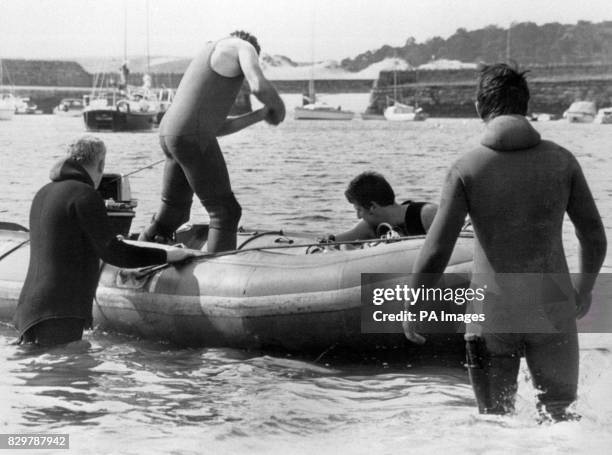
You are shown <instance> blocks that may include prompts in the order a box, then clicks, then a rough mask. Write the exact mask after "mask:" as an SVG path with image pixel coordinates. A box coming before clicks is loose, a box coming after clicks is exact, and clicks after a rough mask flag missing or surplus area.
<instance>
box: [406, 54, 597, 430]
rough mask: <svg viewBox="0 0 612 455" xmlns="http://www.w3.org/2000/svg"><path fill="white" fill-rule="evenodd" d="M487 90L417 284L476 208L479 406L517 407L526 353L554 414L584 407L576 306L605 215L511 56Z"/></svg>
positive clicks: (473, 342)
mask: <svg viewBox="0 0 612 455" xmlns="http://www.w3.org/2000/svg"><path fill="white" fill-rule="evenodd" d="M476 100H477V101H476V109H477V111H478V114H479V115H480V117H481V118H482V119H483V120H484V122H485V124H486V126H485V130H484V135H483V136H482V138H481V140H480V146H479V147H477V148H476V149H474V150H472V151H470V152H468V153H467V154H465V155H464V156H462V157H461V158H459V160H457V161H456V162H455V163H454V164H453V165H452V166H451V168H450V170H449V171H448V174H447V177H446V181H445V182H444V187H443V189H442V197H441V202H440V208H439V210H438V213H437V215H436V218H435V220H434V222H433V224H432V226H431V229H430V230H429V233H428V234H427V238H426V240H425V243H424V245H423V248H422V250H421V252H420V254H419V257H418V259H417V261H416V262H415V264H414V268H413V279H412V284H411V285H412V287H413V288H419V287H421V286H425V287H426V288H433V287H435V285H436V284H437V282H438V280H439V278H440V274H441V273H442V272H443V271H444V269H445V267H446V265H447V263H448V261H449V258H450V256H451V252H452V251H453V247H454V245H455V242H456V240H457V236H458V235H459V231H460V230H461V227H462V225H463V221H464V219H465V216H466V215H468V214H469V216H470V219H471V221H472V225H473V228H474V235H475V242H474V266H473V270H472V286H473V287H476V288H481V289H486V293H485V298H484V301H483V302H482V304H483V305H482V308H479V309H477V311H476V312H477V313H479V314H481V315H483V316H484V322H479V323H478V324H468V326H467V327H466V340H467V353H468V362H467V363H468V372H469V375H470V381H471V383H472V386H473V388H474V393H475V395H476V400H477V403H478V408H479V411H480V412H481V413H484V414H505V413H508V412H512V410H513V408H514V400H515V395H516V391H517V375H518V372H519V365H520V359H521V356H522V355H524V356H525V357H526V360H527V365H528V367H529V370H530V371H531V375H532V379H533V382H534V384H535V385H536V387H537V388H538V389H539V394H538V399H539V403H538V407H539V409H540V410H541V411H544V409H545V410H546V412H542V415H543V417H546V418H552V419H554V420H567V419H572V418H575V417H576V416H575V415H573V414H572V413H569V412H568V411H567V407H568V406H569V405H570V404H571V403H572V402H573V401H574V400H575V399H576V391H577V385H578V336H577V333H576V318H581V317H583V316H584V315H585V314H586V313H587V312H588V311H589V308H590V306H591V293H592V290H593V286H594V284H595V279H596V277H597V274H598V273H599V270H600V268H601V265H602V263H603V260H604V258H605V254H606V247H607V242H606V236H605V231H604V227H603V224H602V221H601V217H600V215H599V212H598V210H597V207H596V205H595V202H594V200H593V196H592V195H591V191H590V190H589V186H588V185H587V182H586V179H585V177H584V174H583V173H582V169H581V168H580V165H579V164H578V161H577V160H576V158H575V157H574V155H572V154H571V153H570V152H569V151H567V150H566V149H564V148H563V147H561V146H560V145H557V144H556V143H554V142H551V141H546V140H542V139H541V138H540V134H539V133H538V132H537V131H536V130H534V129H533V127H532V126H531V124H530V122H529V121H528V120H527V119H526V118H525V115H526V113H527V108H528V102H529V88H528V86H527V81H526V80H525V76H524V73H521V72H519V71H518V70H517V69H516V68H513V67H510V66H508V65H506V64H502V63H500V64H496V65H491V66H486V67H484V68H483V69H482V70H481V72H480V76H479V79H478V89H477V94H476ZM565 213H567V214H568V215H569V219H570V220H571V222H572V223H573V225H574V227H575V230H576V236H577V237H578V241H579V245H580V250H579V259H580V273H579V274H578V275H577V279H576V280H575V282H574V283H572V280H571V278H570V275H569V269H568V265H567V261H566V258H565V253H564V251H563V242H562V231H563V218H564V215H565ZM471 312H474V311H473V310H472V311H471ZM404 331H405V333H406V336H407V337H408V339H410V340H412V341H415V342H423V341H424V340H423V338H422V337H421V336H420V335H418V334H416V333H415V332H414V330H413V324H411V323H406V324H405V325H404Z"/></svg>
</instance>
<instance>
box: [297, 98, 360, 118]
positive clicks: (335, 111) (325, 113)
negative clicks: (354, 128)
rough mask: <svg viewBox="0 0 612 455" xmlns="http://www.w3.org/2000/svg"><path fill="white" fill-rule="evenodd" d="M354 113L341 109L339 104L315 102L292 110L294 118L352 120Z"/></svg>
mask: <svg viewBox="0 0 612 455" xmlns="http://www.w3.org/2000/svg"><path fill="white" fill-rule="evenodd" d="M354 116H355V113H354V112H352V111H345V110H342V108H341V107H340V106H337V107H334V106H330V105H329V104H326V103H322V102H316V103H310V104H306V105H304V106H298V107H296V108H295V111H294V118H295V119H296V120H352V119H353V117H354Z"/></svg>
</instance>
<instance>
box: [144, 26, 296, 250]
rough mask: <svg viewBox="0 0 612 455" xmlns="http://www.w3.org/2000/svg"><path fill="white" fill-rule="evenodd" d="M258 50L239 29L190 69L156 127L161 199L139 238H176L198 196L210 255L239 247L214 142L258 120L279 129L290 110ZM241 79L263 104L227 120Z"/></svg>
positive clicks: (234, 210)
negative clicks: (205, 216)
mask: <svg viewBox="0 0 612 455" xmlns="http://www.w3.org/2000/svg"><path fill="white" fill-rule="evenodd" d="M259 51H260V48H259V44H258V43H257V39H256V38H255V37H253V36H251V35H249V34H248V33H246V32H242V31H237V32H234V33H232V34H231V36H229V37H227V38H223V39H221V40H219V41H216V42H209V43H207V44H206V46H205V47H204V49H203V50H202V51H201V52H200V53H199V54H198V55H197V56H196V57H195V58H194V59H193V61H192V62H191V64H190V65H189V68H187V71H186V72H185V74H184V75H183V79H182V80H181V83H180V85H179V87H178V89H177V92H176V95H175V97H174V101H173V102H172V105H171V106H170V108H169V109H168V111H167V112H166V114H165V115H164V118H163V119H162V122H161V124H160V127H159V131H160V133H159V134H160V143H161V147H162V149H163V151H164V154H165V155H166V165H165V168H164V178H163V186H162V195H161V200H162V202H161V206H160V208H159V210H158V212H157V214H156V215H155V217H154V220H153V222H152V224H151V225H150V226H149V227H148V228H146V229H145V231H144V232H143V233H142V234H141V236H140V239H141V240H155V239H156V238H159V237H161V238H169V237H171V236H172V234H173V233H174V231H175V230H176V229H177V228H178V227H179V226H180V225H181V224H183V223H185V222H186V221H188V220H189V214H190V211H191V202H192V199H193V194H194V193H195V194H196V195H197V197H198V198H199V199H200V201H201V203H202V205H203V206H204V207H205V208H206V211H207V212H208V215H209V217H210V230H209V234H208V251H209V252H218V251H225V250H232V249H235V248H236V230H237V227H238V221H239V220H240V216H241V213H242V211H241V207H240V205H239V204H238V201H236V198H235V197H234V193H233V192H232V188H231V185H230V180H229V175H228V172H227V167H226V165H225V160H224V159H223V154H222V153H221V149H220V148H219V144H218V142H217V139H216V138H217V136H223V135H226V134H232V133H235V132H237V131H240V130H241V129H243V128H246V127H248V126H250V125H253V124H254V123H257V122H259V121H261V120H265V121H266V122H267V123H269V124H271V125H278V124H279V123H281V122H282V121H283V119H284V118H285V105H284V104H283V101H282V100H281V98H280V96H279V95H278V93H277V92H276V90H275V89H274V87H273V86H272V84H270V82H269V81H268V80H267V79H266V78H265V77H264V75H263V73H262V71H261V68H260V66H259V58H258V55H259ZM244 79H246V80H247V82H248V83H249V86H250V88H251V93H253V95H255V96H256V97H257V98H258V99H259V100H260V101H261V102H262V103H263V104H264V107H263V108H262V109H259V110H256V111H253V112H250V113H248V114H245V115H243V116H240V117H229V118H228V117H227V115H228V113H229V111H230V109H231V107H232V105H233V104H234V101H235V99H236V96H237V94H238V92H239V90H240V87H241V86H242V83H243V80H244Z"/></svg>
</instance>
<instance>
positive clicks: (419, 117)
mask: <svg viewBox="0 0 612 455" xmlns="http://www.w3.org/2000/svg"><path fill="white" fill-rule="evenodd" d="M384 116H385V118H386V119H387V120H390V121H392V122H419V121H423V120H425V119H426V118H427V114H425V112H423V109H421V108H420V107H414V106H410V105H408V104H404V103H400V102H397V101H395V102H394V103H393V105H392V106H389V107H387V108H386V109H385V112H384Z"/></svg>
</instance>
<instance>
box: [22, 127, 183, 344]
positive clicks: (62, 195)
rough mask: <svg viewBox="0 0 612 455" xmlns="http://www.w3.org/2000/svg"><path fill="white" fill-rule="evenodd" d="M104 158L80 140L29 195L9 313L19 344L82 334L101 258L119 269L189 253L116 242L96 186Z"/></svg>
mask: <svg viewBox="0 0 612 455" xmlns="http://www.w3.org/2000/svg"><path fill="white" fill-rule="evenodd" d="M105 156H106V147H105V146H104V143H103V142H102V141H101V140H100V139H97V138H95V137H92V136H84V137H82V138H81V139H78V140H77V141H75V142H73V143H72V144H70V145H69V146H68V156H67V157H66V158H64V159H62V160H61V161H59V162H58V163H57V164H56V166H55V167H54V168H53V169H52V170H51V174H50V177H51V182H50V183H48V184H47V185H45V186H44V187H42V188H41V189H40V190H39V191H38V193H36V196H34V200H33V201H32V208H31V210H30V264H29V267H28V273H27V275H26V279H25V282H24V285H23V288H22V290H21V295H20V296H19V303H18V305H17V312H16V314H15V326H16V327H17V330H19V334H20V336H21V341H22V342H25V343H37V344H39V345H46V346H48V345H56V344H63V343H69V342H71V341H76V340H80V339H81V337H82V335H83V329H84V328H86V327H90V326H91V322H92V314H91V312H92V304H93V299H94V295H95V292H96V287H97V285H98V278H99V273H100V259H102V260H103V261H105V262H109V263H110V264H113V265H116V266H119V267H144V266H148V265H154V264H163V263H165V262H178V261H182V260H185V259H187V258H188V257H191V256H193V255H194V254H195V253H194V252H193V251H190V250H183V249H180V248H172V249H170V250H168V251H164V250H163V249H158V248H143V247H137V246H133V245H129V244H127V243H124V242H123V241H121V240H119V239H117V237H116V236H115V235H114V234H113V232H112V231H111V228H110V225H109V221H108V218H107V215H106V207H105V205H104V201H103V199H102V196H101V195H100V193H98V192H97V191H96V188H97V187H98V185H99V184H100V181H101V180H102V174H103V172H104V163H105Z"/></svg>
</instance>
